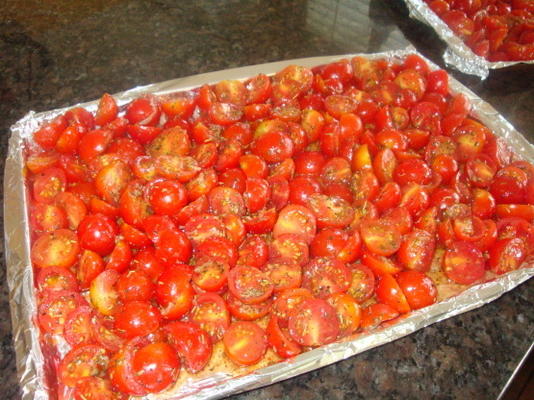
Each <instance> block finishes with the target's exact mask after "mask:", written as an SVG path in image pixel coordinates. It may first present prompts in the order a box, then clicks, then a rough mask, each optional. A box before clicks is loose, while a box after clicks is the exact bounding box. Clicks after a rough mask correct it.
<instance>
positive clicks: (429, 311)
mask: <svg viewBox="0 0 534 400" xmlns="http://www.w3.org/2000/svg"><path fill="white" fill-rule="evenodd" d="M407 1H408V2H411V0H407ZM414 2H415V1H414ZM417 3H419V1H417ZM410 53H416V51H415V49H414V48H413V47H409V48H407V49H405V50H400V51H392V52H384V53H375V54H346V55H338V56H326V57H312V58H302V59H294V60H288V61H281V62H275V63H269V64H261V65H255V66H248V67H242V68H235V69H229V70H224V71H218V72H211V73H206V74H200V75H194V76H190V77H185V78H179V79H175V80H171V81H166V82H162V83H156V84H152V85H147V86H141V87H136V88H133V89H131V90H128V91H125V92H122V93H118V94H116V95H114V97H115V99H116V100H117V103H118V104H119V105H125V104H127V103H128V102H130V101H131V100H132V99H134V98H136V97H138V96H140V95H142V94H144V93H154V94H165V93H171V92H175V91H183V90H188V89H191V88H195V87H198V86H200V85H202V84H205V83H216V82H218V81H220V80H223V79H245V78H249V77H252V76H254V75H257V74H259V73H265V74H271V73H275V72H277V71H279V70H281V69H283V68H284V67H286V66H287V65H290V64H297V65H302V66H307V67H313V66H318V65H322V64H326V63H329V62H332V61H335V60H338V59H342V58H351V57H354V56H356V55H360V56H365V57H368V58H373V59H374V58H389V59H391V60H400V59H402V58H403V57H404V56H406V55H407V54H410ZM427 62H428V64H429V65H430V66H431V68H432V69H436V68H438V67H437V66H436V65H434V64H433V63H432V62H430V61H428V60H427ZM449 79H450V81H449V82H450V87H451V91H452V92H453V93H454V92H462V93H464V94H465V95H466V96H468V97H469V100H470V101H471V104H472V106H473V110H472V114H473V115H474V116H475V117H476V118H478V119H479V120H481V121H482V122H483V123H484V124H486V125H487V126H488V128H490V129H491V130H492V131H493V132H494V133H495V134H496V135H497V136H500V137H503V138H505V139H506V141H507V142H508V143H509V144H510V146H511V147H512V148H513V150H514V151H515V153H516V154H517V156H518V157H520V158H523V159H526V160H528V161H530V162H534V146H533V145H532V144H530V143H529V142H528V141H527V140H526V139H525V138H524V137H523V136H522V135H521V134H520V133H519V132H518V131H516V130H515V129H514V127H513V126H512V125H511V124H510V123H509V122H507V121H506V120H505V119H504V118H503V117H501V116H500V115H499V114H498V112H497V111H496V110H495V109H494V108H493V107H492V106H491V105H489V104H488V103H486V102H484V101H483V100H482V99H480V98H479V97H477V96H476V95H475V94H474V93H473V92H471V91H470V90H469V89H467V88H466V87H464V86H463V85H462V84H461V83H459V82H458V81H457V80H455V79H454V78H453V77H450V78H449ZM97 104H98V100H96V101H92V102H88V103H83V104H78V105H79V106H82V107H85V108H86V109H88V110H89V111H95V110H96V107H97ZM73 106H74V105H73ZM73 106H71V107H67V108H62V109H56V110H51V111H47V112H41V113H34V112H29V113H28V114H27V115H26V116H25V117H23V118H22V119H21V120H19V121H18V122H17V123H15V124H14V125H13V126H12V127H11V137H10V139H9V150H8V156H7V159H6V166H5V171H4V191H5V198H4V215H5V217H4V218H5V221H4V225H5V232H4V235H5V243H6V259H7V279H8V285H9V288H10V293H9V300H10V306H11V317H12V325H13V338H14V346H15V350H16V356H17V370H18V376H19V384H20V386H21V388H22V399H23V400H30V399H35V400H48V399H50V400H52V399H56V398H57V394H54V393H52V394H51V393H50V392H49V389H48V388H47V386H46V382H47V381H49V380H50V379H52V380H53V379H55V376H54V366H55V364H57V362H58V361H59V357H60V356H61V355H62V354H64V353H65V352H66V351H67V347H66V346H62V345H60V346H58V349H50V348H46V349H44V348H42V347H41V345H40V340H39V337H40V333H39V328H38V327H37V326H36V324H35V323H34V319H35V316H36V312H37V307H36V298H35V291H34V283H33V279H34V276H33V269H32V266H31V262H30V233H29V218H28V211H27V204H28V202H27V200H28V198H27V196H28V195H27V191H26V190H27V189H26V187H25V184H24V176H23V167H24V152H23V150H24V142H25V141H26V140H28V139H29V138H31V135H32V133H33V131H35V130H36V129H37V127H38V126H39V125H40V124H41V123H42V122H44V121H45V120H49V119H51V118H53V117H55V116H57V115H59V114H61V113H63V112H65V111H66V110H68V109H70V108H72V107H73ZM533 275H534V259H532V258H531V259H528V260H527V261H526V262H525V265H524V268H522V269H519V270H516V271H513V272H511V273H508V274H505V275H502V276H499V277H496V278H493V279H491V280H488V281H485V282H484V283H481V284H478V285H474V286H472V287H470V288H468V289H466V290H465V291H463V292H461V293H460V294H457V293H458V291H451V292H450V294H449V295H445V296H441V298H442V300H441V301H440V302H439V303H436V304H434V305H432V306H430V307H427V308H425V309H422V310H418V311H415V312H412V313H409V314H406V315H404V316H401V317H400V318H398V319H397V320H395V321H394V323H390V324H388V323H385V324H383V325H382V326H381V327H379V328H378V329H376V330H374V331H372V332H370V333H360V334H356V335H354V336H353V337H351V338H348V339H347V338H345V339H344V340H342V341H340V342H336V343H332V344H330V345H327V346H322V347H320V348H317V349H314V350H311V351H308V352H306V353H303V354H300V355H299V356H297V357H295V358H293V359H290V360H285V361H281V362H279V363H275V364H273V365H270V366H267V367H263V368H259V369H256V370H255V371H252V372H249V370H237V369H235V368H234V370H233V371H232V373H228V372H224V371H220V372H213V373H211V374H209V375H207V376H203V377H202V378H200V379H195V378H194V377H189V378H187V379H185V380H180V382H179V384H177V385H175V387H173V388H171V389H169V390H167V391H165V392H163V393H159V394H157V395H148V396H146V397H145V399H154V400H156V399H157V400H160V399H168V400H170V399H189V400H192V399H217V398H221V397H224V396H228V395H230V394H235V393H239V392H243V391H247V390H251V389H254V388H258V387H262V386H266V385H269V384H271V383H274V382H278V381H282V380H284V379H288V378H291V377H294V376H296V375H300V374H303V373H306V372H309V371H312V370H315V369H317V368H320V367H323V366H326V365H329V364H332V363H335V362H337V361H340V360H342V359H345V358H348V357H351V356H353V355H355V354H358V353H361V352H363V351H366V350H369V349H372V348H373V347H377V346H380V345H382V344H384V343H387V342H390V341H393V340H396V339H398V338H401V337H403V336H406V335H409V334H411V333H413V332H415V331H417V330H419V329H421V328H424V327H426V326H428V325H430V324H433V323H436V322H439V321H442V320H444V319H446V318H450V317H452V316H455V315H458V314H461V313H464V312H466V311H469V310H472V309H474V308H478V307H481V306H483V305H484V304H486V303H489V302H491V301H493V300H495V299H497V298H498V297H500V296H501V295H502V294H504V293H506V292H507V291H510V290H512V289H513V288H514V287H516V286H518V285H520V284H521V283H522V282H524V281H526V280H528V279H529V278H531V277H532V276H533ZM443 286H450V285H443ZM438 290H440V286H439V285H438ZM43 353H46V354H55V355H56V356H55V358H54V357H52V358H50V357H44V356H43ZM67 398H68V394H67Z"/></svg>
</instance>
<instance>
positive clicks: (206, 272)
mask: <svg viewBox="0 0 534 400" xmlns="http://www.w3.org/2000/svg"><path fill="white" fill-rule="evenodd" d="M229 270H230V266H229V265H228V263H226V262H224V261H222V260H218V259H216V258H213V257H210V256H207V257H201V258H199V259H198V260H197V261H196V264H195V266H194V268H193V276H192V281H193V283H194V284H195V285H197V286H198V287H199V288H201V289H202V290H205V291H207V292H217V291H218V290H220V289H221V288H222V287H223V286H224V285H225V284H226V282H227V278H228V271H229Z"/></svg>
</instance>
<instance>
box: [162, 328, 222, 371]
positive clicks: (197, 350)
mask: <svg viewBox="0 0 534 400" xmlns="http://www.w3.org/2000/svg"><path fill="white" fill-rule="evenodd" d="M163 330H164V331H165V333H166V336H167V340H168V342H169V343H170V344H171V345H172V346H174V348H175V349H176V351H177V352H178V355H179V356H180V359H181V360H182V362H183V363H184V365H185V368H186V369H187V371H189V372H191V373H193V374H194V373H196V372H199V371H201V370H203V369H204V367H205V366H206V364H207V363H208V361H209V360H210V358H211V354H212V348H213V346H212V344H211V339H210V337H209V335H208V334H207V333H206V331H204V330H203V329H201V328H200V327H199V326H198V325H197V324H195V323H193V322H180V321H174V322H170V323H168V324H167V325H165V326H163Z"/></svg>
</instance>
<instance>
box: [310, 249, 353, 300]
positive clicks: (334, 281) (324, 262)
mask: <svg viewBox="0 0 534 400" xmlns="http://www.w3.org/2000/svg"><path fill="white" fill-rule="evenodd" d="M303 272H304V276H303V282H302V286H303V287H305V288H307V289H309V290H310V291H311V292H312V293H313V294H314V295H315V296H317V297H321V298H327V297H328V296H330V295H332V294H335V293H342V292H345V291H346V290H347V289H348V288H349V286H350V283H351V272H350V270H349V269H348V268H347V266H346V265H345V263H343V262H341V261H339V260H337V259H335V258H327V257H318V258H314V259H312V260H311V261H310V262H309V263H308V264H307V265H305V266H304V269H303Z"/></svg>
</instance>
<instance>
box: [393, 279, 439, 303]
mask: <svg viewBox="0 0 534 400" xmlns="http://www.w3.org/2000/svg"><path fill="white" fill-rule="evenodd" d="M397 283H398V284H399V286H400V288H401V289H402V292H403V293H404V296H406V300H407V301H408V304H409V305H410V307H411V308H412V310H418V309H420V308H423V307H426V306H429V305H431V304H434V303H435V302H436V298H437V294H438V291H437V289H436V286H435V285H434V282H433V281H432V279H430V278H429V277H428V276H427V275H426V274H424V273H423V272H420V271H402V272H400V273H399V274H398V275H397Z"/></svg>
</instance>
